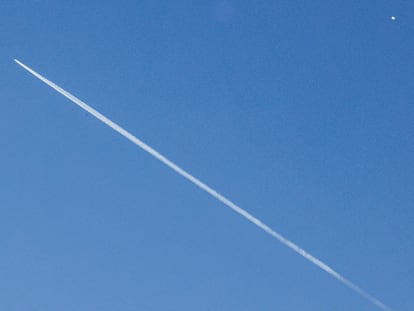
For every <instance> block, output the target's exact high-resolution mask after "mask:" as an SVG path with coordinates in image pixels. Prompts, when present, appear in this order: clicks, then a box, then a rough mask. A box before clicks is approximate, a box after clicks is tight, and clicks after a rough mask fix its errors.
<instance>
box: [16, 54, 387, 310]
mask: <svg viewBox="0 0 414 311" xmlns="http://www.w3.org/2000/svg"><path fill="white" fill-rule="evenodd" d="M14 61H15V62H16V63H17V64H18V65H20V66H21V67H23V68H24V69H25V70H27V71H28V72H30V73H31V74H32V75H34V76H35V77H36V78H38V79H40V80H41V81H43V82H44V83H45V84H47V85H48V86H50V87H51V88H53V89H54V90H55V91H57V92H59V93H60V94H62V95H63V96H65V97H66V98H68V99H69V100H71V101H72V102H73V103H75V104H76V105H78V106H79V107H81V108H82V109H84V110H86V111H87V112H89V113H90V114H91V115H93V116H94V117H95V118H97V119H98V120H100V121H102V122H103V123H105V124H106V125H107V126H109V127H111V128H112V129H114V130H115V131H117V132H118V133H119V134H121V135H122V136H124V137H125V138H127V139H128V140H130V141H131V142H133V143H134V144H135V145H137V146H138V147H140V148H142V149H144V150H145V151H146V152H148V153H149V154H150V155H152V156H153V157H154V158H156V159H158V160H159V161H161V162H162V163H164V164H165V165H166V166H168V167H169V168H171V169H172V170H173V171H175V172H176V173H178V174H179V175H181V176H182V177H184V178H185V179H187V180H189V181H190V182H192V183H193V184H194V185H196V186H197V187H199V188H200V189H202V190H204V191H205V192H207V193H208V194H210V195H211V196H212V197H214V198H215V199H217V200H218V201H220V202H221V203H223V204H224V205H226V206H227V207H229V208H231V209H232V210H233V211H235V212H236V213H238V214H239V215H241V216H243V217H244V218H246V219H247V220H248V221H250V222H252V223H253V224H255V225H256V226H257V227H259V228H260V229H262V230H263V231H265V232H266V233H268V234H270V235H271V236H272V237H274V238H275V239H277V240H278V241H279V242H281V243H282V244H284V245H285V246H287V247H289V248H290V249H292V250H293V251H295V252H296V253H298V254H299V255H301V256H302V257H304V258H306V259H307V260H308V261H310V262H311V263H313V264H314V265H316V266H318V267H319V268H320V269H322V270H323V271H325V272H326V273H328V274H330V275H331V276H332V277H334V278H335V279H337V280H338V281H339V282H341V283H342V284H344V285H345V286H347V287H348V288H350V289H352V290H353V291H355V292H356V293H358V294H360V295H361V296H362V297H364V298H365V299H366V300H368V301H369V302H371V303H372V304H374V305H376V306H377V307H378V308H380V309H381V310H387V311H389V310H391V308H390V307H388V306H386V305H385V304H383V303H382V302H381V301H379V300H378V299H377V298H375V297H373V296H371V295H370V294H368V293H367V292H365V291H364V290H363V289H361V288H360V287H358V286H357V285H355V284H354V283H353V282H351V281H350V280H348V279H347V278H345V277H343V276H342V275H341V274H339V273H338V272H336V271H335V270H334V269H332V268H331V267H330V266H328V265H327V264H325V263H324V262H322V261H321V260H319V259H318V258H316V257H314V256H313V255H311V254H310V253H308V252H307V251H305V250H304V249H302V248H301V247H299V246H298V245H296V244H295V243H293V242H292V241H290V240H289V239H287V238H285V237H284V236H283V235H281V234H280V233H278V232H276V231H275V230H273V229H272V228H270V227H269V226H267V225H266V224H265V223H263V222H262V221H261V220H259V219H258V218H256V217H254V216H253V215H251V214H250V213H249V212H247V211H246V210H244V209H242V208H241V207H239V206H238V205H237V204H235V203H233V202H232V201H230V200H229V199H227V198H226V197H225V196H223V195H222V194H220V193H218V192H217V191H216V190H214V189H213V188H211V187H210V186H208V185H207V184H205V183H204V182H202V181H201V180H199V179H198V178H196V177H194V176H193V175H191V174H190V173H188V172H187V171H185V170H184V169H182V168H181V167H180V166H178V165H177V164H175V163H174V162H172V161H171V160H169V159H168V158H166V157H165V156H164V155H162V154H161V153H159V152H158V151H157V150H155V149H153V148H152V147H150V146H149V145H147V144H146V143H144V142H143V141H142V140H140V139H139V138H137V137H135V136H134V135H132V134H131V133H130V132H128V131H127V130H125V129H123V128H122V127H121V126H119V125H118V124H116V123H115V122H113V121H111V120H110V119H108V118H107V117H105V116H104V115H103V114H101V113H100V112H98V111H96V110H95V109H93V108H92V107H90V106H89V105H87V104H86V103H84V102H83V101H82V100H80V99H79V98H77V97H75V96H74V95H72V94H71V93H69V92H67V91H66V90H64V89H62V88H61V87H60V86H58V85H56V84H55V83H53V82H52V81H50V80H48V79H46V78H45V77H43V76H42V75H40V74H39V73H37V72H36V71H34V70H33V69H31V68H30V67H28V66H26V65H25V64H23V63H21V62H20V61H18V60H17V59H14Z"/></svg>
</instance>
